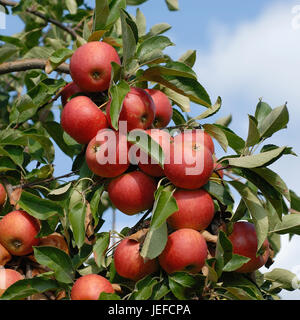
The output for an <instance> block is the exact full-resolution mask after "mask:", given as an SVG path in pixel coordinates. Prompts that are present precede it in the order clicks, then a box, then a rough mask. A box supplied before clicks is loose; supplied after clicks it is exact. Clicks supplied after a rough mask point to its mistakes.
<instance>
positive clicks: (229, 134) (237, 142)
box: [215, 124, 246, 154]
mask: <svg viewBox="0 0 300 320" xmlns="http://www.w3.org/2000/svg"><path fill="white" fill-rule="evenodd" d="M215 126H217V127H219V128H220V129H221V130H223V132H224V133H225V135H226V138H227V141H228V145H229V147H230V148H232V149H233V150H234V151H235V152H236V153H238V154H241V153H242V152H243V150H244V148H245V144H246V143H245V141H244V140H243V139H242V138H241V137H239V136H238V135H237V134H236V133H234V132H233V131H232V130H231V129H229V128H227V127H224V126H222V125H219V124H215Z"/></svg>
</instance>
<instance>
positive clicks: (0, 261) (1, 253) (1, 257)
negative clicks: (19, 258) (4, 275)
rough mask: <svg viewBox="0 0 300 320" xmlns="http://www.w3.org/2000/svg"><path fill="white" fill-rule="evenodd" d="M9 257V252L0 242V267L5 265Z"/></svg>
mask: <svg viewBox="0 0 300 320" xmlns="http://www.w3.org/2000/svg"><path fill="white" fill-rule="evenodd" d="M10 259H11V254H10V253H9V252H8V251H7V250H6V249H5V248H4V247H3V245H2V244H0V268H1V266H5V265H6V264H7V262H8V261H10Z"/></svg>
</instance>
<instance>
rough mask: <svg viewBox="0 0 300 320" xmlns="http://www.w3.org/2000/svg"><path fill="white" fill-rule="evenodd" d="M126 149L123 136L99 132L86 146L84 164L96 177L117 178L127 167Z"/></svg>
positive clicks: (116, 133)
mask: <svg viewBox="0 0 300 320" xmlns="http://www.w3.org/2000/svg"><path fill="white" fill-rule="evenodd" d="M107 137H108V138H107ZM109 137H111V138H109ZM128 148H129V145H128V142H127V138H126V136H125V135H122V134H120V133H119V132H115V131H113V130H110V129H105V130H101V131H100V132H99V133H98V134H97V135H96V137H94V138H93V139H92V140H91V141H90V143H89V144H88V146H87V149H86V153H85V159H86V163H87V165H88V167H89V168H90V170H91V171H92V172H93V173H94V174H96V175H98V176H101V177H105V178H114V177H117V176H119V175H121V174H122V173H124V172H125V171H126V170H127V169H128V167H129V160H128ZM110 150H111V154H109V153H110ZM97 152H98V153H97Z"/></svg>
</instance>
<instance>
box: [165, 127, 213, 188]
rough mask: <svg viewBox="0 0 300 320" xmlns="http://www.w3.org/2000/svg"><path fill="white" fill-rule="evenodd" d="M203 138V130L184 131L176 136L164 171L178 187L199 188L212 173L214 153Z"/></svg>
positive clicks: (167, 156)
mask: <svg viewBox="0 0 300 320" xmlns="http://www.w3.org/2000/svg"><path fill="white" fill-rule="evenodd" d="M197 134H199V135H197ZM202 138H203V135H202V132H201V130H200V131H198V130H194V132H193V133H191V132H190V131H189V132H188V133H185V132H183V133H180V134H178V135H177V136H175V137H174V139H173V143H171V145H170V152H169V154H167V155H166V159H167V160H166V161H165V164H164V173H165V175H166V177H167V178H168V179H169V180H170V181H171V182H172V183H173V184H174V185H175V186H176V187H179V188H183V189H199V188H201V187H202V186H203V185H205V184H206V183H207V182H208V180H209V178H210V176H211V175H212V173H213V168H214V161H213V157H212V153H211V151H210V149H209V148H207V147H206V146H205V145H204V143H203V140H204V139H202Z"/></svg>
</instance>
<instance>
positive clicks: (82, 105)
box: [61, 96, 108, 144]
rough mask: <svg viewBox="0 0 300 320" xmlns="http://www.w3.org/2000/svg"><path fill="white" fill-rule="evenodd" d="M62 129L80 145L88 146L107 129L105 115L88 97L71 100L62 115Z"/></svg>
mask: <svg viewBox="0 0 300 320" xmlns="http://www.w3.org/2000/svg"><path fill="white" fill-rule="evenodd" d="M61 126H62V128H63V129H64V130H65V131H66V132H67V133H68V134H69V135H70V136H71V137H72V138H73V139H75V140H76V141H77V142H78V143H81V144H87V143H89V142H90V140H92V139H93V138H94V137H95V136H96V134H97V133H98V131H99V130H101V129H104V128H107V127H108V123H107V120H106V116H105V114H104V113H103V112H102V111H101V110H100V109H99V108H98V107H97V105H96V104H95V103H94V102H93V101H92V100H91V99H90V98H88V97H85V96H78V97H75V98H73V99H71V100H70V101H69V102H68V103H67V104H66V105H65V107H64V109H63V110H62V113H61Z"/></svg>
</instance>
